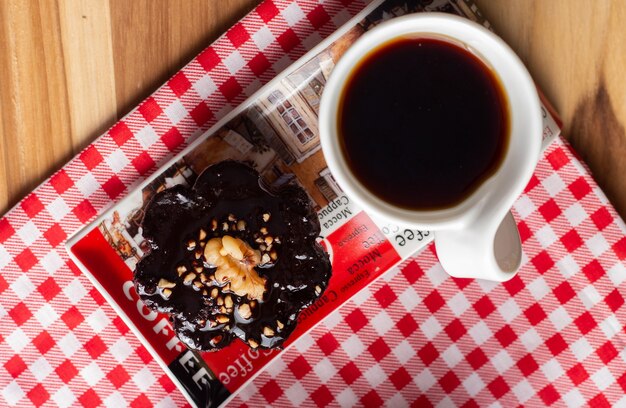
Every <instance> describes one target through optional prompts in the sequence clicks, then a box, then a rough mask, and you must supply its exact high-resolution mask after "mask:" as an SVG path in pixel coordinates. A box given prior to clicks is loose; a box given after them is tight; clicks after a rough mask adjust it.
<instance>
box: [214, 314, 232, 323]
mask: <svg viewBox="0 0 626 408" xmlns="http://www.w3.org/2000/svg"><path fill="white" fill-rule="evenodd" d="M215 320H217V322H218V323H220V324H224V323H228V322H229V321H230V318H229V317H228V316H226V315H217V317H216V318H215Z"/></svg>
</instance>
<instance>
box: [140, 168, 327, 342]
mask: <svg viewBox="0 0 626 408" xmlns="http://www.w3.org/2000/svg"><path fill="white" fill-rule="evenodd" d="M142 228H143V235H144V237H145V238H146V239H148V240H149V241H150V243H151V247H152V250H151V252H150V254H149V255H147V256H145V257H144V258H143V259H142V260H141V262H139V264H138V265H137V268H136V271H135V276H134V280H135V286H136V289H137V293H139V296H140V297H141V299H142V300H143V301H144V302H145V303H146V305H148V306H149V307H151V308H153V309H155V310H158V311H160V312H166V313H170V314H171V317H172V321H173V324H174V329H175V330H176V333H177V335H178V336H179V338H180V339H181V340H182V341H183V342H184V343H185V344H187V345H188V346H189V347H191V348H194V349H199V350H216V349H219V348H222V347H224V346H226V345H228V344H229V343H230V342H231V341H232V340H233V339H234V338H235V337H238V338H240V339H241V340H242V341H244V342H247V343H248V344H250V345H251V346H252V347H256V346H258V347H263V348H273V347H279V346H280V345H281V344H282V343H283V342H284V340H285V339H286V338H287V337H288V336H289V334H290V333H291V332H292V331H293V329H294V328H295V325H296V322H297V316H298V314H299V312H300V311H301V310H302V309H303V308H305V307H306V306H308V305H310V304H311V303H312V302H313V301H315V299H317V297H318V296H319V295H320V294H321V293H322V292H323V290H324V289H325V288H326V286H327V284H328V280H329V279H330V273H331V266H330V261H329V259H328V255H327V254H326V253H325V252H324V251H323V250H322V248H321V246H320V245H319V244H318V243H317V242H316V239H317V237H318V235H319V233H320V225H319V220H318V218H317V215H316V214H315V212H314V211H313V210H312V208H311V205H310V200H309V198H308V196H307V194H306V193H305V192H304V190H303V189H302V188H301V187H299V186H296V185H294V184H288V185H286V186H282V187H281V188H279V189H278V190H276V191H272V190H271V189H269V188H268V187H266V186H264V185H262V181H261V180H260V178H259V174H258V173H257V172H256V171H255V170H253V169H252V168H250V167H248V166H247V165H244V164H242V163H238V162H233V161H226V162H222V163H219V164H216V165H213V166H211V167H209V168H208V169H206V170H205V171H204V172H203V173H202V174H201V175H200V176H199V177H198V179H197V181H196V183H195V185H194V187H193V188H191V189H189V188H186V187H183V186H176V187H173V188H170V189H167V190H165V191H163V192H161V193H159V194H157V195H156V196H155V197H154V198H153V200H152V201H151V202H150V204H149V205H148V207H147V209H146V215H145V217H144V220H143V223H142ZM201 230H202V232H200V231H201ZM199 234H204V236H202V235H200V236H199ZM226 235H228V236H231V237H233V238H237V239H240V240H242V241H244V242H245V243H246V244H247V245H248V246H249V248H250V249H251V250H254V251H257V253H258V254H264V256H266V257H265V258H263V259H265V260H269V261H268V262H265V263H262V264H258V265H256V266H255V267H254V270H255V271H256V273H258V276H260V277H261V278H263V279H265V281H266V282H265V286H264V290H265V293H264V294H263V296H262V298H261V299H250V297H249V296H246V295H243V296H241V295H237V294H235V293H234V292H233V291H232V290H231V289H230V284H229V282H228V281H227V280H226V281H218V280H217V279H216V278H215V275H216V267H215V265H212V264H210V263H208V262H207V260H206V259H205V257H204V256H203V255H202V251H203V248H204V247H205V246H206V245H208V243H207V242H208V241H209V240H211V239H213V238H222V237H224V236H226ZM268 237H271V239H270V238H268ZM201 238H202V239H201ZM267 242H270V244H269V245H268V244H267ZM198 251H199V252H198ZM198 254H200V256H198ZM270 254H271V255H272V257H273V258H274V259H270ZM259 256H260V255H259ZM183 270H184V272H182V273H181V272H180V271H183ZM190 274H193V275H194V276H195V277H194V279H193V282H192V280H191V279H188V281H187V282H186V281H185V279H186V277H189V275H190ZM201 279H202V281H201ZM160 282H170V283H171V284H174V286H173V287H165V288H164V287H163V286H162V285H160ZM167 290H169V292H168V291H167ZM166 294H167V296H166ZM227 297H229V298H230V301H232V304H231V307H226V306H228V305H229V300H227V299H226V298H227ZM220 299H221V300H220ZM244 304H245V305H244ZM242 305H244V306H243V308H245V310H250V315H249V316H246V315H243V314H242V313H240V310H244V309H243V308H241V306H242ZM242 316H243V317H242ZM244 317H247V318H244ZM219 319H223V320H222V321H219Z"/></svg>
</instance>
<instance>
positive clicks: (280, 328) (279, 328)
mask: <svg viewBox="0 0 626 408" xmlns="http://www.w3.org/2000/svg"><path fill="white" fill-rule="evenodd" d="M276 327H278V330H282V329H283V327H285V325H284V324H283V322H281V321H280V320H276Z"/></svg>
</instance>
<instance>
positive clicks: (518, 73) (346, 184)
mask: <svg viewBox="0 0 626 408" xmlns="http://www.w3.org/2000/svg"><path fill="white" fill-rule="evenodd" d="M457 32H463V33H464V35H467V38H460V36H459V35H456V34H457ZM420 34H421V35H423V36H424V37H427V36H429V35H430V36H433V35H435V36H444V37H448V38H450V39H451V41H453V42H454V43H461V44H465V45H466V46H467V47H468V49H469V51H470V52H472V53H474V54H475V55H476V56H477V57H479V58H480V59H481V60H482V61H483V62H484V63H485V64H487V65H488V66H491V68H492V69H493V70H494V73H495V74H496V75H498V76H499V79H500V81H501V83H502V86H503V88H504V93H505V97H506V98H507V99H508V102H509V109H510V113H509V114H510V116H511V124H510V126H511V129H510V135H509V137H510V140H509V143H508V146H507V151H506V152H505V157H504V158H503V161H502V163H501V164H500V166H499V168H498V169H497V170H496V172H495V173H494V174H493V175H492V176H490V177H489V178H487V179H486V180H484V181H483V182H482V184H481V185H479V186H478V187H477V188H476V189H475V190H474V191H473V192H472V193H471V194H470V195H469V196H468V197H466V198H465V199H464V200H463V201H461V202H459V203H457V204H456V205H454V206H451V207H447V208H443V209H434V210H411V209H405V208H401V207H397V206H394V205H392V204H389V203H387V202H385V201H384V200H382V199H381V198H379V197H378V196H376V195H375V194H374V193H372V192H370V191H369V190H368V189H367V188H366V187H365V186H363V185H362V184H361V183H360V182H359V181H358V179H357V178H356V177H355V176H353V175H352V173H351V171H350V169H349V167H348V165H347V163H346V160H345V157H344V155H343V152H342V150H341V146H340V145H339V140H338V130H337V122H338V121H337V114H338V107H339V102H340V99H341V91H342V89H343V85H344V84H345V81H346V79H347V78H348V77H349V75H350V73H351V72H352V71H353V70H354V69H355V67H356V66H358V63H359V62H361V61H362V60H363V59H364V58H366V57H367V55H368V54H369V53H370V52H372V51H373V50H375V49H377V48H378V47H379V46H381V45H384V44H385V43H387V42H389V41H391V40H394V39H397V38H403V37H408V36H419V35H420ZM477 41H482V42H483V43H484V46H485V47H486V46H489V47H491V48H492V49H497V54H498V56H499V58H501V61H504V63H505V64H506V65H507V69H508V70H509V72H508V73H507V76H508V77H514V78H515V81H516V82H517V84H516V86H519V89H521V91H522V92H521V93H522V94H524V95H523V99H524V101H523V103H524V104H526V105H528V109H526V110H525V112H526V113H527V114H525V115H522V116H524V117H518V116H520V115H519V113H518V112H516V111H515V107H516V106H519V101H513V100H511V99H510V95H509V89H507V81H505V80H504V78H503V76H502V75H501V74H502V73H501V72H500V71H498V70H496V69H495V68H494V67H493V64H492V60H490V59H488V58H486V57H485V56H484V54H483V53H482V52H480V50H477V49H476V48H477V46H476V45H477ZM518 93H519V92H518ZM514 102H515V103H514ZM533 112H536V114H533ZM540 112H541V108H540V102H539V96H538V94H537V90H536V87H535V85H534V82H533V81H532V78H531V77H530V74H529V73H528V71H527V70H526V67H525V66H524V64H523V63H522V61H521V60H520V59H519V57H518V56H517V54H515V52H514V51H513V50H512V49H511V48H510V47H509V46H508V45H507V44H506V43H505V42H504V41H503V40H502V39H500V37H498V36H496V35H495V34H494V33H492V32H491V31H489V30H488V29H486V28H485V27H483V26H481V25H479V24H477V23H474V22H473V21H470V20H468V19H465V18H462V17H459V16H454V15H449V14H444V13H417V14H413V15H407V16H402V17H396V18H393V19H392V20H389V21H387V22H384V23H382V24H380V25H379V26H377V27H375V28H373V29H371V30H369V31H367V32H365V33H364V34H363V35H362V36H361V37H360V38H359V39H357V41H355V43H354V44H353V45H352V46H351V47H350V48H349V49H348V50H347V51H346V53H345V54H344V55H343V56H342V57H341V58H340V60H339V62H338V63H337V64H336V65H335V67H334V69H333V71H332V72H331V75H330V78H329V80H328V82H327V83H326V86H325V88H324V93H323V95H322V99H321V102H320V111H319V122H320V123H319V125H320V142H321V146H322V150H323V153H324V157H325V159H326V162H327V164H328V167H329V169H330V170H331V173H332V174H333V176H334V177H335V179H336V181H337V183H338V184H339V185H340V187H341V188H342V189H343V190H344V192H345V193H346V194H347V195H348V196H349V197H350V198H351V199H353V200H354V201H355V202H356V203H357V204H359V205H360V206H361V207H362V208H364V209H365V210H367V211H368V212H370V213H372V214H373V215H376V216H379V217H382V218H385V219H387V220H389V221H393V222H396V223H399V224H401V225H406V226H411V227H414V228H420V229H431V230H437V229H457V228H462V227H463V226H464V225H466V224H467V223H468V222H469V220H471V219H474V218H475V217H477V216H478V214H479V213H480V207H481V206H482V204H483V203H484V202H486V201H488V200H487V199H488V197H489V196H490V195H491V193H492V190H493V188H492V187H493V185H494V183H495V181H496V178H497V177H498V175H499V173H501V172H502V171H503V168H504V167H505V166H506V165H507V161H510V160H511V159H510V156H511V149H512V145H513V143H512V141H513V137H521V136H522V135H521V134H520V133H525V134H527V137H526V139H527V140H526V142H527V145H528V146H527V154H526V156H527V157H524V160H522V163H517V165H518V166H519V167H520V169H519V173H521V174H520V175H519V177H517V178H516V180H513V181H512V184H511V186H509V188H508V190H510V194H514V197H513V199H514V198H516V197H517V196H518V195H519V194H520V193H521V192H522V191H523V188H524V187H525V185H526V183H527V182H528V180H529V179H530V177H531V175H532V172H533V170H534V168H535V165H536V162H537V159H538V155H539V151H540V149H541V140H540V138H539V137H538V136H535V135H540V134H541V129H542V124H541V114H540ZM516 134H519V135H517V136H516ZM407 188H409V187H407ZM511 204H512V201H511V203H510V204H509V207H510V205H511Z"/></svg>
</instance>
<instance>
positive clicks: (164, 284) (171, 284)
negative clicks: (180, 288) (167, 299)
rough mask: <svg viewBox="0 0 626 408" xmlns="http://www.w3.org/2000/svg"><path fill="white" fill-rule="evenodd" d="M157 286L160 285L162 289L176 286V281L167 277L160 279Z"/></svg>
mask: <svg viewBox="0 0 626 408" xmlns="http://www.w3.org/2000/svg"><path fill="white" fill-rule="evenodd" d="M157 286H158V287H160V288H161V289H165V288H173V287H174V286H176V284H175V283H174V282H170V281H168V280H167V279H163V278H161V279H159V283H157Z"/></svg>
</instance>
